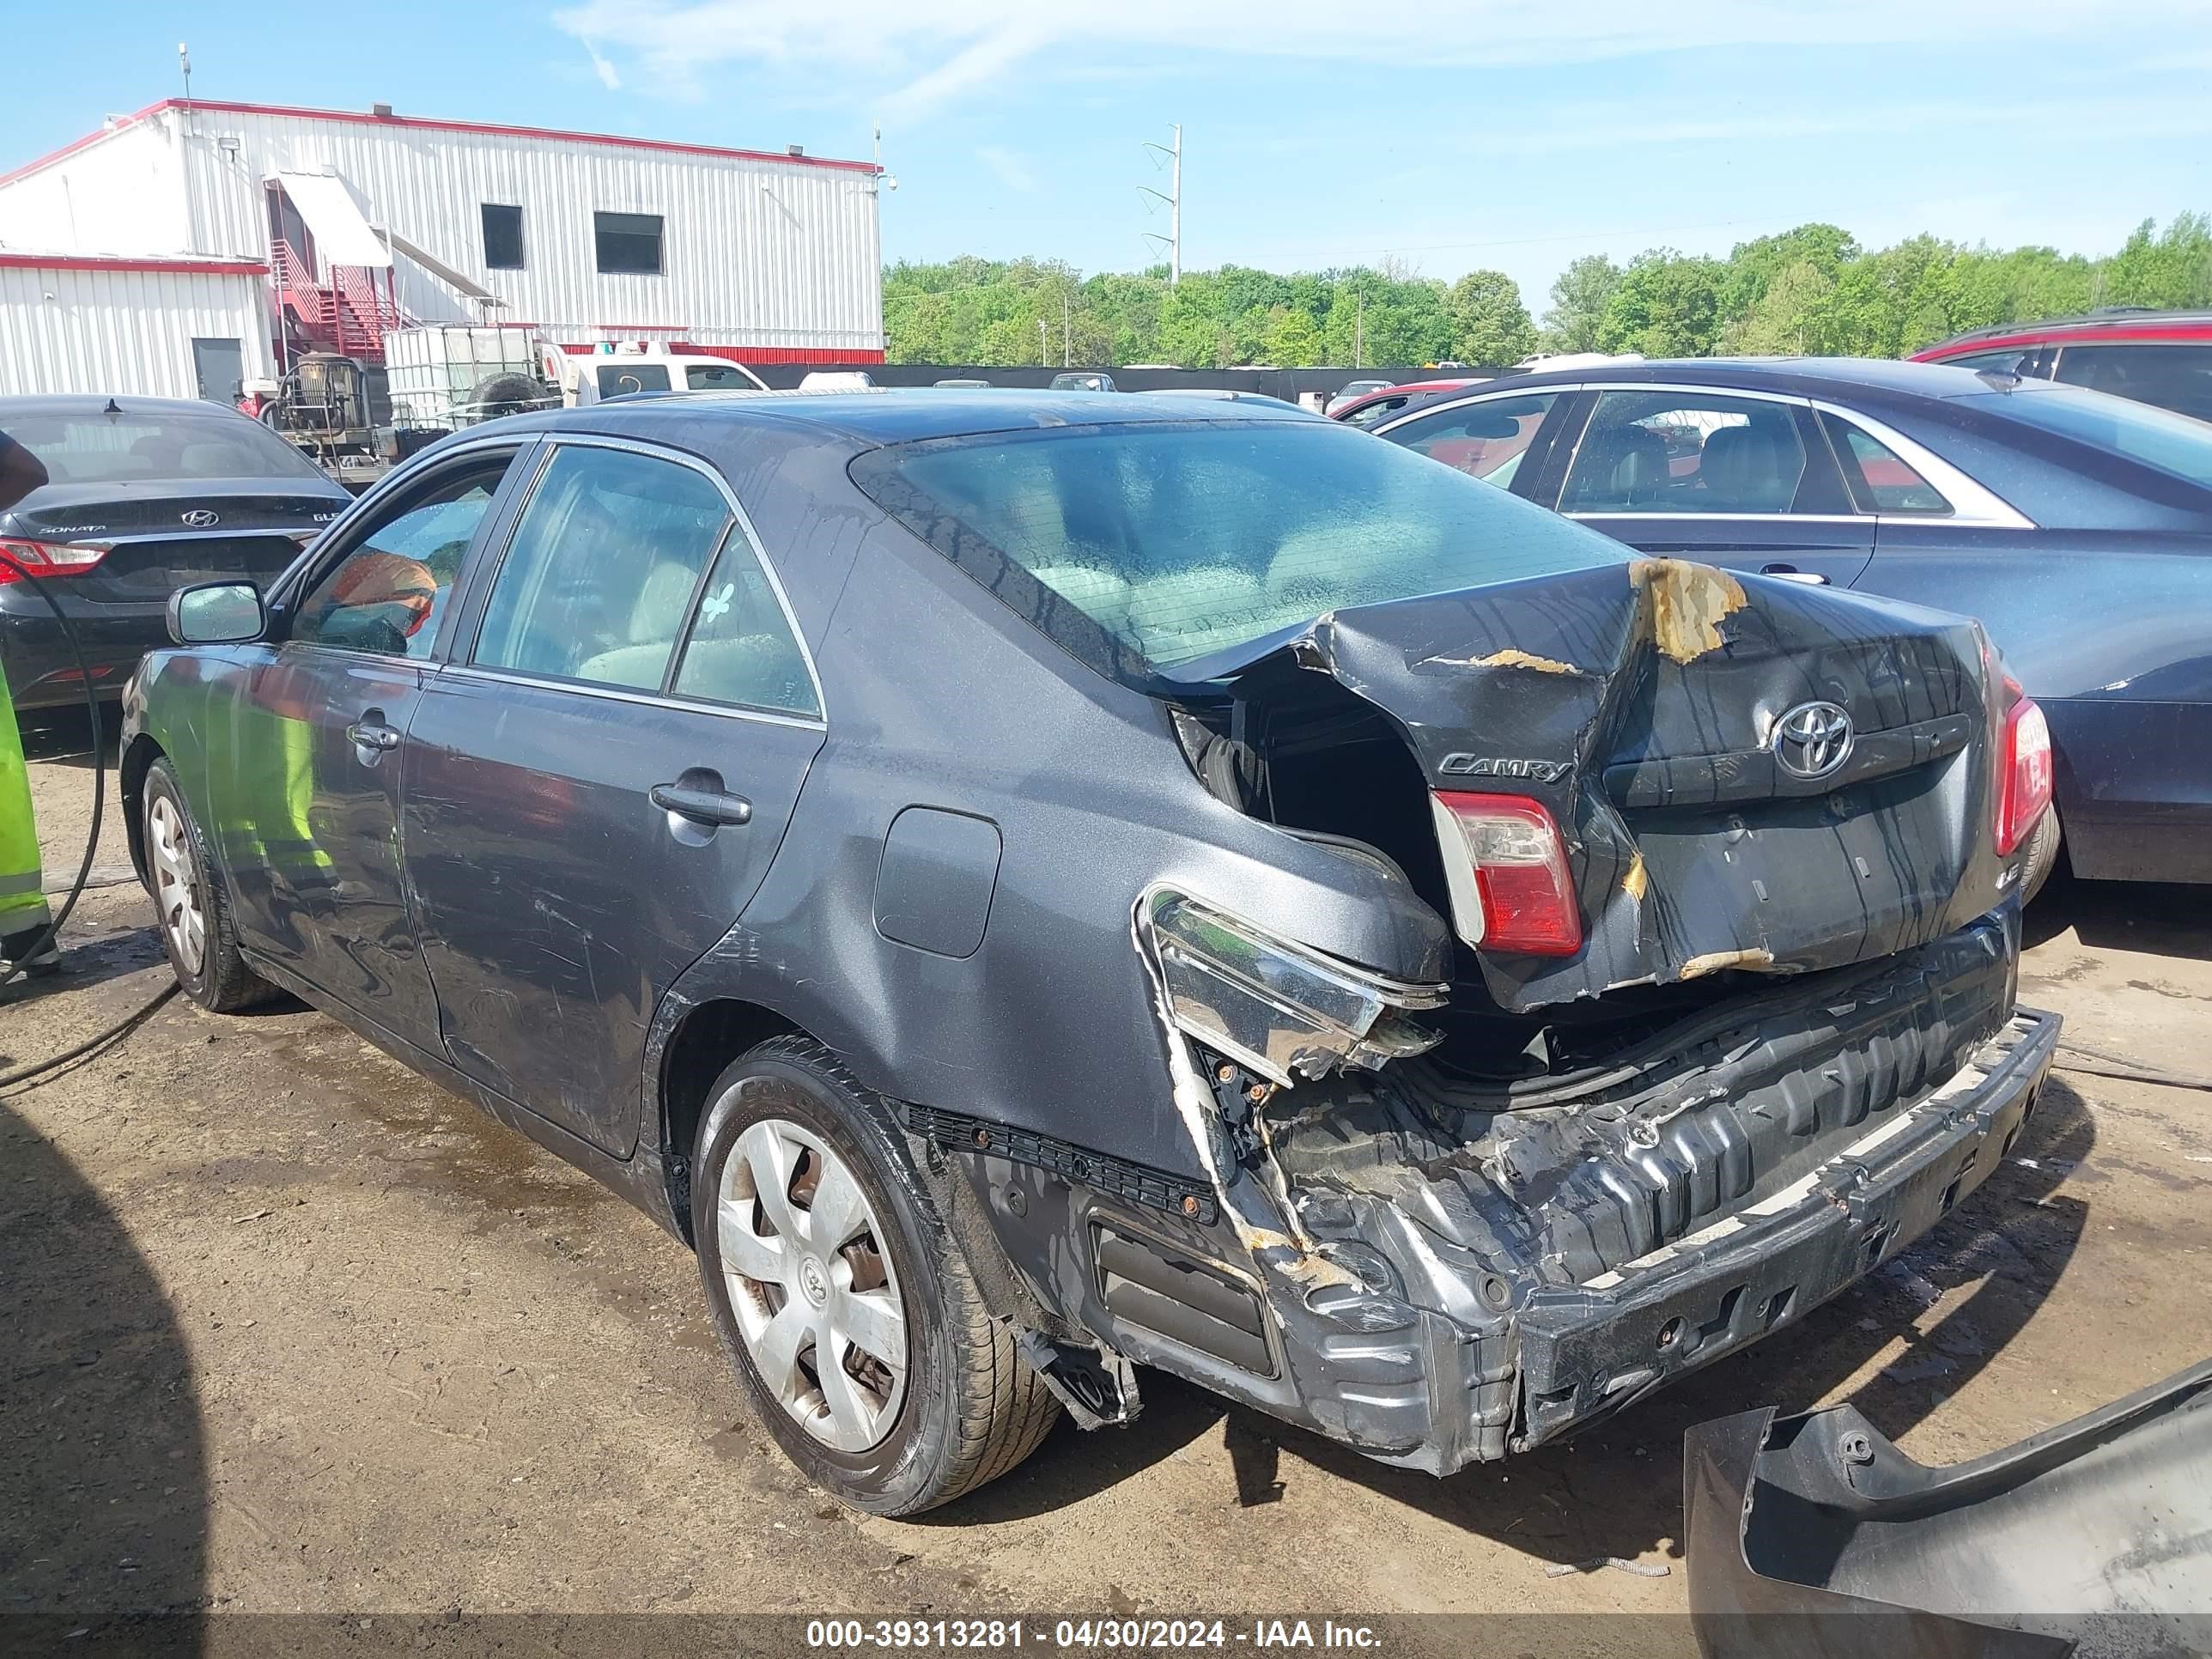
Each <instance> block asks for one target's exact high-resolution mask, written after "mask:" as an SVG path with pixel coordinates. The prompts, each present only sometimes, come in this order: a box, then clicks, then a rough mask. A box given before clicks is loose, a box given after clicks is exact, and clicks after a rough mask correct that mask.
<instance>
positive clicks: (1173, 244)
mask: <svg viewBox="0 0 2212 1659" xmlns="http://www.w3.org/2000/svg"><path fill="white" fill-rule="evenodd" d="M1174 131H1175V143H1173V144H1172V145H1169V144H1156V143H1152V140H1151V139H1149V138H1148V139H1146V141H1145V148H1146V149H1154V150H1158V152H1159V153H1160V154H1161V155H1164V156H1166V157H1167V158H1168V160H1169V161H1170V163H1172V165H1173V167H1174V171H1173V172H1172V173H1171V174H1170V178H1169V184H1170V193H1168V194H1166V195H1161V193H1160V192H1159V191H1157V190H1154V189H1153V188H1152V186H1151V185H1138V186H1137V188H1138V189H1139V190H1140V191H1144V193H1145V194H1146V195H1147V196H1152V197H1158V198H1159V199H1160V200H1161V201H1163V202H1165V203H1166V204H1168V234H1166V235H1164V236H1163V235H1161V234H1159V233H1158V231H1156V230H1148V231H1146V233H1145V240H1146V241H1148V242H1165V243H1166V244H1167V247H1168V286H1169V287H1170V288H1173V287H1175V286H1176V284H1177V283H1180V282H1182V123H1181V122H1180V121H1178V122H1176V125H1175V128H1174ZM1154 165H1156V166H1157V165H1158V163H1155V164H1154Z"/></svg>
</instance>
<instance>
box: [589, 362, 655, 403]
mask: <svg viewBox="0 0 2212 1659" xmlns="http://www.w3.org/2000/svg"><path fill="white" fill-rule="evenodd" d="M598 378H599V396H601V397H602V398H616V397H619V396H621V395H622V394H623V392H667V391H670V390H671V387H670V386H669V384H668V370H667V368H666V366H665V365H664V364H660V363H601V364H600V365H599V374H598Z"/></svg>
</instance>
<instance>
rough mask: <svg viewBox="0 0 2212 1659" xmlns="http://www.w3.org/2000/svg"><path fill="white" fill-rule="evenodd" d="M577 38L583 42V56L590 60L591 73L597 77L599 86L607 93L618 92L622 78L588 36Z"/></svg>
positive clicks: (620, 88)
mask: <svg viewBox="0 0 2212 1659" xmlns="http://www.w3.org/2000/svg"><path fill="white" fill-rule="evenodd" d="M578 38H579V39H580V40H581V41H582V42H583V47H584V52H585V54H586V56H587V57H589V58H591V60H592V74H594V75H596V76H599V84H600V85H601V86H603V87H605V88H606V89H607V90H608V91H609V92H620V91H621V90H622V76H621V75H620V73H618V72H617V70H616V69H615V66H614V65H613V64H611V63H609V62H608V61H607V59H606V58H605V55H604V54H603V53H602V52H600V51H599V47H598V46H596V45H595V44H593V42H592V38H591V37H590V36H589V35H582V36H580V37H578Z"/></svg>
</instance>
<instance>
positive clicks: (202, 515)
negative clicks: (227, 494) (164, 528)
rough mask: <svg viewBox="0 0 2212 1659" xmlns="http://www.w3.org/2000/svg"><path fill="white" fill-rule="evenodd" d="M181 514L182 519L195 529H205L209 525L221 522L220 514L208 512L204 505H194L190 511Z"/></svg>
mask: <svg viewBox="0 0 2212 1659" xmlns="http://www.w3.org/2000/svg"><path fill="white" fill-rule="evenodd" d="M181 516H182V517H183V519H184V521H185V523H186V524H188V525H190V526H191V527H192V528H193V529H195V530H205V529H206V528H207V527H208V526H210V525H217V524H221V523H222V513H215V512H210V510H209V509H208V508H206V507H194V508H193V509H192V510H191V512H189V513H184V514H182V515H181Z"/></svg>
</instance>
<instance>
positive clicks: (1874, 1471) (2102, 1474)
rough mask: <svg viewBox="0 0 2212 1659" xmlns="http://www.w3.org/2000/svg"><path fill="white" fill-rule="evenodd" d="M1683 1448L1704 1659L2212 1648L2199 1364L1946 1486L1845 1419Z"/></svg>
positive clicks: (1987, 1460)
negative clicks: (1705, 1658) (1706, 1657)
mask: <svg viewBox="0 0 2212 1659" xmlns="http://www.w3.org/2000/svg"><path fill="white" fill-rule="evenodd" d="M1683 1450H1684V1455H1683V1494H1682V1506H1683V1511H1684V1517H1685V1524H1684V1533H1685V1536H1686V1553H1687V1555H1688V1566H1689V1579H1690V1606H1691V1610H1692V1614H1693V1615H1694V1617H1695V1619H1696V1620H1697V1627H1698V1640H1699V1647H1700V1648H1701V1649H1702V1650H1704V1652H1705V1654H1706V1655H1707V1656H1708V1659H1739V1656H1741V1659H1753V1656H1758V1659H1776V1656H1784V1659H1795V1656H1804V1659H1845V1656H1862V1655H1863V1656H1879V1659H1918V1656H1923V1655H1926V1656H1942V1659H2045V1656H2050V1659H2057V1656H2063V1655H2068V1654H2081V1655H2093V1654H2095V1655H2105V1654H2110V1655H2126V1656H2138V1655H2140V1656H2163V1655H2168V1654H2185V1653H2204V1652H2207V1651H2212V1360H2209V1361H2205V1362H2203V1363H2200V1364H2196V1365H2193V1366H2191V1368H2190V1369H2189V1370H2185V1371H2183V1372H2181V1373H2179V1375H2177V1376H2172V1377H2170V1378H2168V1379H2167V1380H2166V1382H2164V1383H2159V1384H2157V1385H2155V1386H2154V1387H2152V1388H2149V1389H2144V1390H2143V1391H2142V1393H2140V1394H2136V1395H2130V1396H2128V1397H2127V1398H2126V1399H2124V1400H2121V1401H2115V1402H2114V1403H2113V1404H2112V1405H2109V1406H2106V1407H2101V1408H2100V1409H2099V1410H2096V1411H2093V1412H2091V1413H2088V1414H2087V1416H2084V1417H2079V1418H2076V1419H2075V1420H2074V1421H2072V1422H2071V1423H2068V1424H2064V1425H2061V1426H2060V1427H2058V1428H2055V1429H2051V1430H2048V1431H2045V1432H2044V1433H2042V1434H2039V1435H2035V1436H2033V1437H2030V1438H2028V1439H2026V1440H2023V1441H2021V1443H2019V1444H2017V1445H2015V1446H2009V1447H2007V1448H2006V1449H2004V1450H2002V1451H2000V1452H1996V1453H1993V1454H1991V1455H1990V1456H1987V1457H1982V1458H1977V1459H1975V1460H1974V1461H1973V1462H1967V1463H1961V1464H1959V1465H1957V1466H1955V1467H1954V1468H1944V1469H1930V1468H1923V1466H1921V1465H1920V1464H1918V1463H1916V1462H1913V1461H1912V1460H1911V1458H1909V1457H1907V1456H1905V1455H1904V1454H1903V1453H1902V1452H1900V1451H1899V1450H1898V1449H1897V1448H1896V1447H1895V1446H1893V1445H1892V1444H1891V1443H1889V1442H1888V1441H1887V1439H1885V1438H1884V1437H1882V1436H1881V1434H1880V1433H1878V1432H1877V1431H1875V1429H1873V1428H1872V1427H1871V1426H1870V1425H1869V1424H1868V1423H1867V1421H1866V1419H1864V1418H1863V1417H1861V1416H1860V1415H1859V1413H1857V1411H1856V1410H1855V1409H1853V1408H1852V1407H1848V1406H1838V1407H1832V1408H1831V1409H1829V1410H1826V1411H1820V1412H1813V1413H1808V1414H1807V1415H1805V1416H1802V1417H1790V1418H1779V1419H1778V1418H1777V1417H1776V1416H1775V1414H1774V1413H1773V1411H1772V1410H1771V1408H1770V1409H1766V1410H1762V1411H1756V1412H1747V1413H1743V1414H1742V1415H1741V1416H1738V1417H1729V1418H1723V1419H1720V1420H1719V1421H1718V1422H1714V1423H1706V1424H1704V1425H1700V1426H1699V1427H1697V1428H1694V1429H1692V1430H1691V1431H1690V1432H1689V1435H1688V1437H1687V1438H1686V1443H1685V1445H1684V1449H1683Z"/></svg>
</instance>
